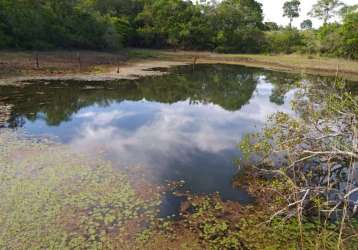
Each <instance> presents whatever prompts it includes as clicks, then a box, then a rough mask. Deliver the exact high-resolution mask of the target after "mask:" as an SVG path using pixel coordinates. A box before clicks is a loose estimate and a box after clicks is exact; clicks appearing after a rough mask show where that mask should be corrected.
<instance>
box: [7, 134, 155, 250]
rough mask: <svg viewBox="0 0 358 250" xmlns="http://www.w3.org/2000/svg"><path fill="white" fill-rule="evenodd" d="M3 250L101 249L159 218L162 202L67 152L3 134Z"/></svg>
mask: <svg viewBox="0 0 358 250" xmlns="http://www.w3.org/2000/svg"><path fill="white" fill-rule="evenodd" d="M0 196H1V203H0V249H4V248H6V249H68V248H71V249H73V248H80V249H84V248H85V249H98V248H102V247H103V246H104V244H105V243H106V242H108V240H109V239H110V238H111V237H113V236H115V237H118V235H120V234H121V232H123V230H125V227H126V225H128V224H133V223H137V224H143V223H141V222H142V221H141V220H143V218H146V220H150V219H153V218H154V213H155V211H156V206H158V204H159V197H158V196H155V197H151V198H150V199H149V200H144V198H140V197H139V196H138V195H136V192H135V190H134V189H133V187H132V186H131V184H130V182H129V180H128V178H127V177H126V175H125V174H123V173H121V172H119V171H117V170H113V169H112V168H111V166H110V165H109V164H108V163H105V162H104V161H102V160H99V159H98V160H93V159H88V158H86V157H85V156H81V155H76V154H74V153H73V152H71V151H70V150H69V149H68V148H67V147H66V146H63V145H57V144H55V143H52V142H48V141H45V140H44V141H35V140H33V139H24V137H19V136H18V135H17V134H15V133H14V132H11V131H7V130H1V131H0Z"/></svg>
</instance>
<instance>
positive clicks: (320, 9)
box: [308, 0, 343, 24]
mask: <svg viewBox="0 0 358 250" xmlns="http://www.w3.org/2000/svg"><path fill="white" fill-rule="evenodd" d="M342 5H343V3H342V2H341V1H339V0H318V2H317V3H316V4H315V5H313V8H312V10H311V11H310V12H309V13H308V15H309V16H311V17H316V18H318V19H321V20H323V22H324V24H327V22H328V21H329V19H331V18H332V17H334V16H335V15H336V14H337V12H338V8H339V7H341V6H342Z"/></svg>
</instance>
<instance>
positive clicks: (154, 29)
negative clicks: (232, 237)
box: [0, 0, 358, 59]
mask: <svg viewBox="0 0 358 250" xmlns="http://www.w3.org/2000/svg"><path fill="white" fill-rule="evenodd" d="M299 6H300V1H298V0H293V1H288V2H286V3H285V4H284V6H283V9H284V16H286V17H288V18H289V19H290V23H289V26H288V28H285V27H279V26H278V25H277V24H275V23H272V22H271V23H264V22H263V12H262V5H261V4H260V3H258V2H257V1H255V0H224V1H220V2H217V3H216V2H212V1H201V2H200V3H193V2H192V1H184V0H116V1H114V0H106V1H99V0H89V1H88V0H75V1H73V0H61V1H54V0H50V1H33V0H25V1H23V0H21V1H20V0H0V37H1V39H0V49H1V48H16V49H32V50H34V49H35V50H43V49H54V48H64V49H100V50H118V49H121V48H123V47H128V46H131V47H145V48H174V49H177V48H178V49H196V50H210V51H216V52H235V53H293V52H303V53H315V54H325V55H331V56H342V57H348V58H353V59H356V58H357V57H358V55H357V46H358V42H357V41H358V38H357V34H358V30H357V25H356V24H357V15H358V13H357V8H356V6H344V5H342V4H341V3H340V2H339V1H336V0H319V1H318V2H317V4H316V5H314V8H313V10H312V11H311V12H310V14H311V16H313V17H318V18H320V19H322V20H323V21H324V25H323V26H322V27H321V28H319V29H317V30H315V29H312V22H311V21H310V20H306V21H304V22H303V23H302V29H303V30H306V29H307V31H299V30H296V29H295V28H292V27H291V23H292V20H293V19H294V18H297V17H298V16H299V15H300V8H299ZM338 14H339V15H340V16H341V17H342V22H341V23H329V21H330V20H331V19H332V17H333V16H335V15H338ZM308 33H309V34H308ZM276 37H277V38H276ZM283 44H284V45H285V46H283V47H282V46H280V45H283ZM327 47H329V48H327Z"/></svg>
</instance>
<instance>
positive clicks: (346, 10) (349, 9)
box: [339, 4, 358, 19]
mask: <svg viewBox="0 0 358 250" xmlns="http://www.w3.org/2000/svg"><path fill="white" fill-rule="evenodd" d="M357 11H358V4H354V5H347V4H344V5H343V7H342V8H341V9H340V10H339V15H340V16H341V18H343V19H344V17H345V16H347V15H349V14H351V13H355V12H357Z"/></svg>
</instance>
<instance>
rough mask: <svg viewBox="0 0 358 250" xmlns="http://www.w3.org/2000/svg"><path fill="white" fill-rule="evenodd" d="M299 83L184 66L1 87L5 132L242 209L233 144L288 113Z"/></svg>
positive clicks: (290, 77)
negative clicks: (156, 72)
mask: <svg viewBox="0 0 358 250" xmlns="http://www.w3.org/2000/svg"><path fill="white" fill-rule="evenodd" d="M300 80H302V77H301V76H299V75H295V74H288V73H279V72H272V71H266V70H260V69H252V68H246V67H242V66H233V65H198V66H197V67H196V68H195V70H193V68H192V67H191V66H182V67H176V68H173V69H171V70H170V74H168V75H164V76H159V77H158V76H156V77H146V78H142V79H140V80H134V81H111V82H73V81H51V82H47V81H39V82H36V84H33V85H25V86H23V87H9V86H7V87H5V86H3V87H0V102H1V103H2V104H3V105H4V104H6V105H12V109H11V115H10V116H9V117H8V119H7V120H8V121H7V124H6V126H8V127H12V128H20V127H21V128H24V129H25V130H26V131H27V132H28V133H30V134H32V135H36V136H51V137H55V138H56V140H58V141H59V142H62V143H66V144H69V145H70V146H72V147H73V148H74V149H75V150H78V151H83V152H89V153H91V154H93V155H95V154H98V153H102V154H104V155H105V157H106V158H107V159H108V160H110V161H111V162H112V163H113V165H114V166H116V167H118V168H134V169H141V171H143V172H141V173H144V175H145V178H147V179H148V180H151V181H154V182H156V183H160V184H162V183H165V182H166V181H167V180H169V181H172V180H184V181H185V186H184V189H186V190H189V191H191V192H193V193H200V194H211V193H214V192H219V193H220V194H221V196H222V198H223V199H225V200H227V199H229V200H236V201H240V202H243V203H245V202H249V201H250V200H251V199H250V197H249V196H248V195H247V193H246V192H245V191H243V190H240V189H235V188H233V187H232V184H231V182H232V178H233V176H234V174H235V173H236V172H237V167H236V165H235V159H236V158H237V157H238V156H239V154H240V152H239V150H238V148H237V144H238V143H239V141H240V139H241V138H242V137H243V135H245V134H246V133H249V132H254V131H257V130H258V129H260V128H261V127H262V126H263V124H264V123H265V120H266V119H267V117H268V116H269V115H270V114H272V113H274V112H276V111H283V112H288V113H292V111H291V109H290V100H291V99H292V98H293V95H294V92H295V90H294V83H295V82H297V81H300ZM167 202H168V203H169V205H170V204H171V203H172V205H173V204H175V203H176V201H174V200H172V199H169V200H168V201H167Z"/></svg>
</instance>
